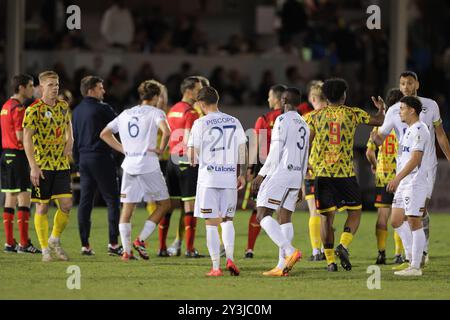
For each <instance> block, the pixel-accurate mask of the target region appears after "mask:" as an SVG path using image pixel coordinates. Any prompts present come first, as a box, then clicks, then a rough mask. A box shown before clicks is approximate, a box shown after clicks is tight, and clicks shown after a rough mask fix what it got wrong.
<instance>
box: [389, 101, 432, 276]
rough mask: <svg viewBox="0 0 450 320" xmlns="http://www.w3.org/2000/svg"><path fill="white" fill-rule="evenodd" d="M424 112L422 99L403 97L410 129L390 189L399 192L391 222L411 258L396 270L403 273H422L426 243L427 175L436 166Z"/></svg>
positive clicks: (402, 108)
mask: <svg viewBox="0 0 450 320" xmlns="http://www.w3.org/2000/svg"><path fill="white" fill-rule="evenodd" d="M421 112H422V103H421V102H420V100H419V99H418V98H416V97H413V96H407V97H403V98H402V99H401V100H400V118H401V120H402V121H403V122H404V123H406V125H407V126H408V128H407V130H406V131H405V133H404V135H403V136H402V138H401V140H400V144H399V148H401V149H402V154H401V156H400V159H399V160H400V161H399V162H400V165H399V167H398V171H397V174H396V176H395V178H394V180H392V181H391V182H389V184H388V185H387V188H386V189H387V191H388V192H395V195H394V200H393V202H392V219H391V223H392V226H393V227H394V228H395V230H396V231H397V233H398V234H399V236H400V238H401V239H402V242H403V246H404V247H405V252H406V256H407V259H408V260H409V261H410V266H409V267H408V268H406V269H403V270H401V271H396V272H395V274H396V275H399V276H421V275H422V270H421V269H420V265H421V262H422V255H423V249H424V247H425V243H426V238H425V232H424V230H423V224H422V215H423V212H424V211H425V202H426V198H427V174H428V172H429V170H430V165H433V163H432V151H433V150H432V147H431V145H432V144H433V142H432V140H431V136H430V132H429V130H428V128H427V125H426V124H425V123H424V122H422V121H420V120H419V114H420V113H421ZM405 215H406V217H407V221H405Z"/></svg>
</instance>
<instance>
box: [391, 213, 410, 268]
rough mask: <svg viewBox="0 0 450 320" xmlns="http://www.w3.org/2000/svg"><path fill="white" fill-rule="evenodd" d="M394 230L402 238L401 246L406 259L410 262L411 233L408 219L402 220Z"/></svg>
mask: <svg viewBox="0 0 450 320" xmlns="http://www.w3.org/2000/svg"><path fill="white" fill-rule="evenodd" d="M395 231H397V233H398V235H399V236H400V238H401V239H402V243H403V247H404V248H405V254H406V259H408V260H409V262H410V263H411V260H412V256H411V253H412V233H411V228H410V227H409V223H408V221H404V222H403V224H402V225H401V226H400V227H398V228H395Z"/></svg>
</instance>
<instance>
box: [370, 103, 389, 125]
mask: <svg viewBox="0 0 450 320" xmlns="http://www.w3.org/2000/svg"><path fill="white" fill-rule="evenodd" d="M372 101H373V104H374V105H375V107H377V109H378V112H377V113H376V114H375V115H371V116H370V120H369V123H368V125H370V126H381V125H382V124H383V121H384V110H385V105H386V104H385V103H384V101H383V99H382V98H381V97H380V96H378V99H376V98H375V97H372Z"/></svg>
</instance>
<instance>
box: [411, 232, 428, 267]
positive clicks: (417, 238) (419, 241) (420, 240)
mask: <svg viewBox="0 0 450 320" xmlns="http://www.w3.org/2000/svg"><path fill="white" fill-rule="evenodd" d="M426 241H427V240H426V237H425V232H424V230H423V228H420V229H417V230H415V231H413V232H412V261H411V267H413V268H416V269H420V263H421V262H422V255H423V251H424V250H423V249H424V247H425V244H426Z"/></svg>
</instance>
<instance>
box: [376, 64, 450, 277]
mask: <svg viewBox="0 0 450 320" xmlns="http://www.w3.org/2000/svg"><path fill="white" fill-rule="evenodd" d="M399 88H400V91H402V93H403V95H404V96H415V97H417V98H418V99H419V100H420V102H421V103H422V112H421V113H420V121H422V122H423V123H425V124H426V125H427V128H428V130H429V131H430V136H431V141H432V142H433V143H432V144H431V151H432V156H431V164H430V166H429V171H428V172H427V181H426V184H427V190H426V193H427V200H426V204H425V211H424V213H423V225H424V230H425V235H426V238H427V241H426V245H425V248H424V256H423V260H424V263H426V262H427V261H428V244H429V219H430V218H429V215H428V212H427V206H428V202H429V201H430V199H431V195H432V193H433V187H434V182H435V180H436V170H437V157H436V148H435V144H434V141H435V137H436V138H437V141H438V143H439V146H440V147H441V149H442V151H443V152H444V154H445V156H446V158H447V160H449V161H450V145H449V142H448V139H447V135H446V134H445V131H444V129H443V126H442V119H441V116H440V112H439V106H438V105H437V103H436V101H434V100H432V99H428V98H423V97H419V96H417V90H418V89H419V78H418V77H417V74H416V73H414V72H412V71H405V72H402V74H401V75H400V83H399ZM407 128H408V126H407V125H406V124H405V123H403V122H402V121H401V119H400V103H396V104H394V105H393V106H391V107H390V108H389V109H388V111H387V112H386V116H385V120H384V123H383V125H382V126H381V127H380V128H379V130H378V136H379V137H378V138H376V139H377V140H378V142H377V141H375V143H376V144H378V143H382V142H383V141H384V139H385V137H386V136H388V135H389V133H390V132H391V131H392V129H394V130H395V134H396V136H397V139H398V141H400V140H401V139H402V136H403V135H404V133H405V132H406V130H407ZM401 153H402V150H401V148H398V157H397V169H398V168H399V165H400V163H399V160H400V159H401ZM397 172H398V171H397ZM407 266H408V264H407V263H405V264H403V265H400V266H398V267H394V268H395V269H401V268H405V267H407Z"/></svg>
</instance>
